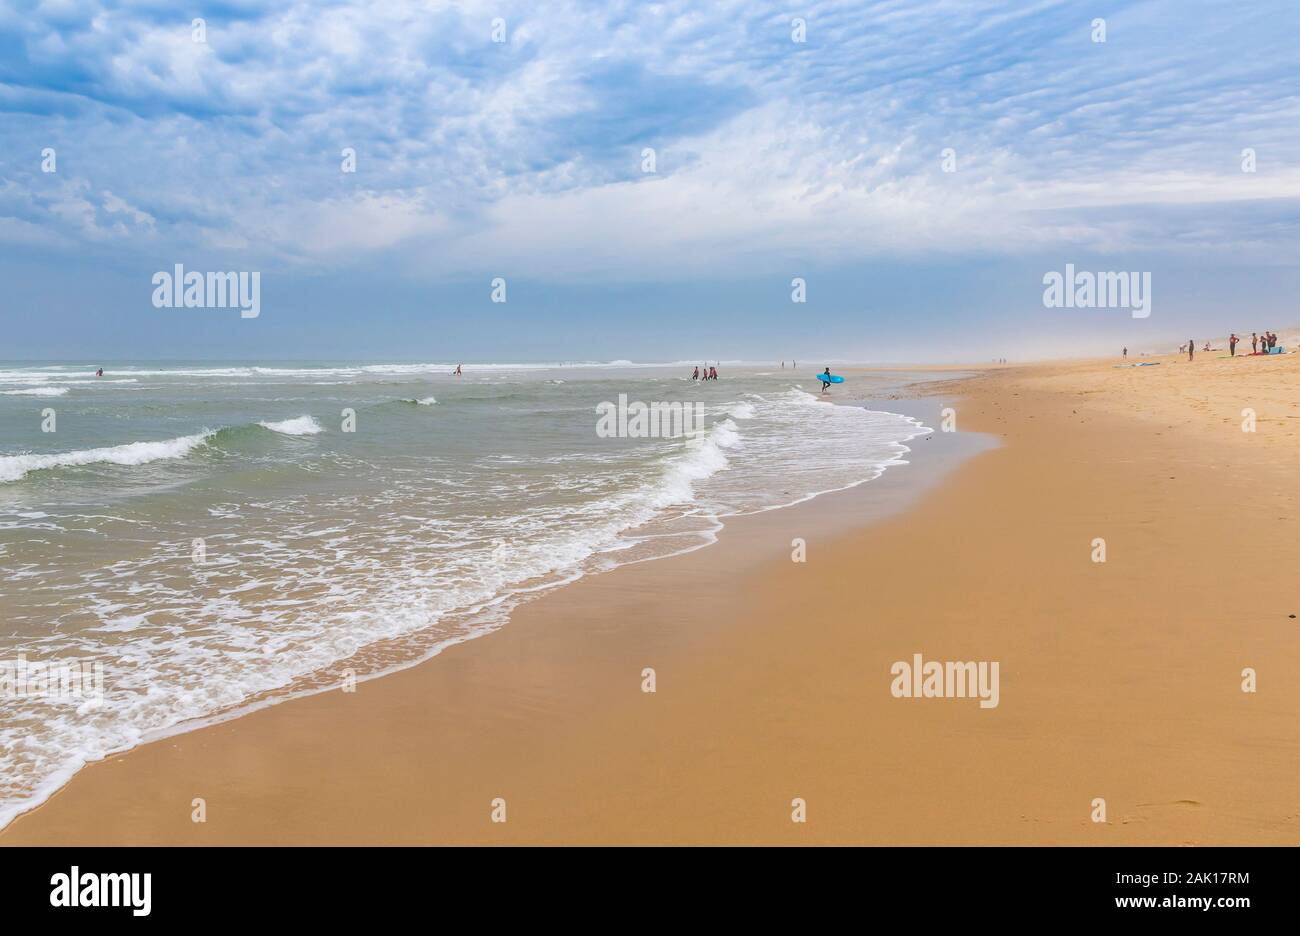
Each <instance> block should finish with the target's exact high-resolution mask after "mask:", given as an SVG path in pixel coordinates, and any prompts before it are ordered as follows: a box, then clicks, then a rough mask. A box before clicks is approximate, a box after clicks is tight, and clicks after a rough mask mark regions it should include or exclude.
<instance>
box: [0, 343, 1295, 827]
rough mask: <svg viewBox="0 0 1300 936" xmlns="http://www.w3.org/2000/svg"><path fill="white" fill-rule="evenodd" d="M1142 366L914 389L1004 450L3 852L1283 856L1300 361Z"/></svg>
mask: <svg viewBox="0 0 1300 936" xmlns="http://www.w3.org/2000/svg"><path fill="white" fill-rule="evenodd" d="M1143 360H1144V361H1150V362H1159V364H1160V366H1157V367H1117V366H1115V365H1116V364H1117V363H1118V361H1116V360H1104V361H1101V360H1098V361H1083V362H1069V363H1051V364H1041V365H1032V366H1016V367H999V368H991V369H987V370H984V371H982V372H981V373H979V374H978V375H977V376H974V377H968V378H963V379H960V380H957V381H949V382H946V383H943V384H941V385H933V386H932V387H931V389H929V390H927V391H925V393H926V395H925V396H923V397H922V398H921V399H920V400H919V401H917V402H916V403H915V404H914V405H916V406H918V407H922V408H924V407H927V406H932V407H933V410H934V412H933V415H932V416H930V417H928V419H932V420H933V421H932V422H929V423H928V424H929V425H931V426H934V427H936V428H938V427H939V426H940V413H939V409H940V404H941V403H943V404H945V405H951V406H952V408H953V409H954V411H955V420H956V430H957V434H958V435H961V434H963V433H980V434H982V435H984V436H987V437H989V439H990V440H992V441H996V443H997V444H996V445H995V446H990V445H981V446H980V448H981V449H982V450H981V451H979V452H978V453H977V454H973V455H971V456H970V457H969V458H966V459H965V460H962V461H961V462H960V463H959V464H956V463H955V464H954V465H953V466H952V467H951V468H947V467H945V468H943V469H942V470H939V469H936V468H933V467H927V465H929V464H930V462H931V460H930V459H928V458H927V452H926V449H925V448H924V447H925V446H928V445H941V444H944V443H943V440H941V439H933V440H920V439H918V440H916V441H914V442H913V443H912V448H913V450H914V456H915V457H914V464H913V465H908V466H901V467H898V468H893V469H890V470H889V471H888V472H887V473H886V475H885V476H884V478H882V479H880V480H879V481H875V482H868V483H867V484H865V485H862V486H860V487H858V488H854V489H852V490H849V491H843V492H839V493H835V494H830V495H825V496H823V497H820V498H817V499H816V500H814V501H811V502H808V503H805V504H802V505H798V506H796V507H792V508H788V509H785V510H778V511H771V512H767V513H763V514H759V515H756V516H752V517H746V518H741V519H739V520H737V521H735V522H732V523H729V524H728V526H727V528H726V530H725V531H724V533H723V534H722V537H721V540H720V542H719V543H718V544H717V545H716V546H713V547H710V548H708V549H704V550H701V551H698V552H694V553H690V554H688V555H685V556H679V557H674V558H670V559H664V560H660V561H655V562H649V563H641V564H636V565H629V566H625V567H622V568H620V569H617V570H615V571H613V572H610V573H608V574H604V575H600V576H594V577H589V578H586V579H583V580H582V581H580V582H578V583H576V584H574V585H571V586H568V587H564V588H560V589H558V590H556V591H553V592H551V593H548V594H546V595H545V596H543V597H541V598H539V599H538V600H536V601H533V602H531V603H529V604H526V605H524V606H523V607H521V608H519V609H518V610H517V611H516V612H515V613H514V616H513V619H512V620H511V621H510V622H509V624H508V625H507V626H505V627H504V628H502V629H501V630H499V631H497V632H495V633H492V634H490V635H488V636H485V637H482V638H480V639H476V640H472V641H469V642H467V643H464V644H460V645H457V646H454V647H451V648H450V649H448V650H446V651H445V652H443V653H442V654H440V655H439V656H437V657H434V658H433V659H431V660H429V661H427V662H425V663H422V664H420V665H418V666H415V667H412V668H410V669H406V670H403V671H401V672H398V673H395V674H392V675H390V676H386V677H383V678H380V679H376V680H373V681H370V682H364V683H362V684H360V685H359V686H358V687H357V690H356V691H355V692H351V693H348V692H342V691H330V692H327V693H324V694H320V695H315V696H310V697H306V698H301V699H296V700H293V701H290V702H286V703H284V704H281V705H277V706H273V707H270V708H266V709H263V710H260V711H257V712H254V713H251V714H249V715H247V716H244V717H241V718H238V719H235V720H232V721H229V722H225V723H222V724H217V725H213V726H210V727H206V728H202V729H199V730H196V731H192V732H189V733H186V734H183V735H178V736H174V737H171V738H167V739H164V740H161V741H158V742H155V743H151V744H147V745H144V746H142V747H139V748H137V749H135V750H133V751H130V752H128V753H126V754H123V755H120V756H114V757H111V758H109V759H107V760H105V761H102V762H99V763H96V764H92V765H90V766H89V767H87V768H86V769H84V770H83V771H81V772H80V773H79V774H77V775H76V776H75V777H74V778H73V780H72V781H71V782H70V783H69V784H68V785H67V786H66V787H65V788H64V789H62V790H61V791H60V792H58V793H57V794H55V795H54V796H53V797H52V798H51V799H50V800H49V801H48V802H46V803H45V804H44V805H42V806H40V807H39V808H37V809H36V810H34V811H32V812H30V813H28V814H25V815H23V816H21V817H19V818H18V819H17V820H15V821H14V822H13V823H12V824H11V825H10V826H8V827H7V828H6V829H4V830H3V831H0V843H2V844H6V845H20V844H23V845H28V844H54V843H58V844H106V843H114V844H154V843H177V844H194V845H200V844H204V845H207V844H233V843H252V844H272V843H277V844H294V843H315V844H350V843H410V844H416V843H427V844H441V843H476V844H505V843H512V844H521V843H592V844H595V843H618V844H625V843H626V844H632V843H651V844H661V843H662V844H667V843H674V844H689V843H700V844H704V843H744V844H759V843H772V844H813V843H845V844H848V843H869V844H973V843H985V844H993V843H1007V844H1018V845H1019V844H1024V845H1029V844H1088V845H1093V844H1097V845H1100V844H1172V845H1179V844H1229V843H1231V844H1295V843H1298V842H1300V798H1298V796H1297V791H1298V790H1300V784H1298V783H1297V780H1296V775H1295V774H1296V772H1295V764H1296V762H1297V756H1298V755H1300V735H1298V734H1297V732H1296V729H1295V724H1296V712H1297V711H1298V710H1300V685H1297V684H1296V682H1295V680H1294V679H1293V678H1292V676H1293V674H1294V673H1295V672H1296V671H1297V667H1300V640H1298V639H1297V636H1298V635H1300V619H1297V618H1296V615H1297V613H1300V594H1298V593H1297V589H1296V584H1295V581H1294V570H1295V569H1296V568H1298V567H1300V496H1298V495H1300V489H1298V488H1297V486H1296V484H1295V478H1296V472H1297V469H1298V468H1300V445H1297V441H1298V438H1297V437H1298V433H1300V402H1294V401H1300V355H1296V354H1286V355H1283V356H1280V357H1277V358H1267V359H1262V358H1244V359H1242V358H1239V359H1235V360H1233V359H1225V358H1219V357H1216V356H1214V354H1212V353H1211V354H1205V355H1201V354H1198V355H1197V360H1196V361H1195V362H1194V363H1190V364H1189V363H1186V362H1183V361H1180V360H1177V359H1176V358H1174V357H1172V356H1171V357H1151V358H1143ZM877 405H878V406H880V407H882V408H885V407H887V403H883V402H882V403H878V404H877ZM1246 409H1250V410H1253V411H1254V417H1255V420H1256V423H1255V431H1253V432H1247V431H1243V429H1242V424H1243V418H1247V417H1244V416H1243V410H1246ZM913 471H922V472H923V471H932V472H934V478H933V482H932V483H929V484H928V485H927V486H926V487H925V488H924V489H923V490H922V491H921V492H920V494H919V495H917V496H915V497H913V498H911V499H910V500H909V502H908V503H907V504H906V505H905V506H904V507H903V509H902V510H901V511H894V512H891V513H888V514H884V513H882V512H881V511H880V510H879V509H878V502H879V500H880V499H881V498H882V496H884V494H885V493H887V492H888V490H889V489H888V488H885V487H882V486H883V485H886V484H889V485H900V486H903V485H905V483H906V481H907V478H906V477H905V473H907V472H913ZM796 538H800V539H803V540H805V541H806V545H807V554H806V560H807V561H806V562H795V561H792V558H791V553H792V541H793V540H794V539H796ZM1097 539H1102V540H1104V541H1105V561H1104V562H1098V561H1094V558H1095V556H1096V555H1097V546H1096V544H1095V542H1094V541H1095V540H1097ZM914 654H922V655H923V656H924V658H925V659H927V660H939V661H945V660H947V661H996V662H998V664H999V667H1000V691H999V699H998V705H997V706H996V707H993V708H985V707H981V706H980V705H979V704H978V702H977V701H976V700H974V699H944V698H936V699H927V698H895V697H894V696H893V695H892V694H891V692H890V686H891V682H892V677H891V666H892V665H893V664H894V663H895V662H896V661H908V660H911V659H913V656H914ZM647 668H652V669H653V670H654V680H655V690H656V691H654V692H653V693H650V692H645V691H643V683H644V680H645V678H646V677H645V675H644V673H645V670H646V669H647ZM1247 668H1253V669H1254V670H1255V671H1256V674H1257V680H1258V691H1257V692H1253V693H1252V692H1243V689H1242V683H1243V670H1244V669H1247ZM196 798H201V799H202V800H203V801H204V804H205V808H206V821H205V822H202V823H196V822H194V821H192V818H191V816H192V813H193V811H194V808H195V807H194V801H195V800H196ZM796 798H798V799H802V800H803V802H804V804H805V806H806V818H807V821H806V822H794V821H792V810H793V809H794V806H793V805H792V803H793V801H794V800H795V799H796ZM1099 798H1100V799H1104V801H1105V806H1104V808H1105V821H1094V815H1095V814H1096V810H1097V807H1096V805H1095V801H1096V800H1097V799H1099ZM498 799H499V800H503V801H504V813H505V819H506V821H504V822H496V821H493V818H494V812H495V814H496V818H501V805H502V804H501V803H500V802H497V803H496V804H495V805H494V800H498Z"/></svg>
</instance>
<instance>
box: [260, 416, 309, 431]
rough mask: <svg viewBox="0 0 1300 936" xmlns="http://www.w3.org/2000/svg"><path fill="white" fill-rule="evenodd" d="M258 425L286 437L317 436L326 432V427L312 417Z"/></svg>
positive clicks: (300, 417)
mask: <svg viewBox="0 0 1300 936" xmlns="http://www.w3.org/2000/svg"><path fill="white" fill-rule="evenodd" d="M258 425H259V426H261V427H262V428H263V429H270V430H271V431H272V432H280V433H283V434H284V435H292V436H302V435H316V434H317V433H318V432H324V431H325V427H324V426H322V425H321V424H320V423H318V422H317V421H316V420H315V419H313V418H312V417H311V416H299V417H297V418H296V419H282V420H280V421H279V422H259V423H258Z"/></svg>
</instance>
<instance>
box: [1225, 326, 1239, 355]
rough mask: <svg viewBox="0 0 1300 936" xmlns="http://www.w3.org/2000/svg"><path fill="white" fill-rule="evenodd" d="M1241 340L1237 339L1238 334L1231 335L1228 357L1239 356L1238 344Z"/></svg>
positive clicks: (1229, 337)
mask: <svg viewBox="0 0 1300 936" xmlns="http://www.w3.org/2000/svg"><path fill="white" fill-rule="evenodd" d="M1239 340H1240V339H1239V338H1237V333H1236V332H1233V333H1232V334H1231V335H1229V336H1228V357H1236V356H1237V342H1238V341H1239Z"/></svg>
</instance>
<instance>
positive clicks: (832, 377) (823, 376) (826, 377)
mask: <svg viewBox="0 0 1300 936" xmlns="http://www.w3.org/2000/svg"><path fill="white" fill-rule="evenodd" d="M813 379H814V380H821V381H826V380H829V381H830V382H831V383H844V378H843V377H840V376H839V375H838V374H829V375H828V374H818V375H817V376H816V377H815V378H813Z"/></svg>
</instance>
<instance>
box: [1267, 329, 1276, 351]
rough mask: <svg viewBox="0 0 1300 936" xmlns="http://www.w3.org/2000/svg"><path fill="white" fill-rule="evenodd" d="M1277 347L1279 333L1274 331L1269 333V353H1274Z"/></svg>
mask: <svg viewBox="0 0 1300 936" xmlns="http://www.w3.org/2000/svg"><path fill="white" fill-rule="evenodd" d="M1276 347H1277V335H1275V334H1273V333H1272V332H1269V333H1268V353H1269V354H1272V353H1273V349H1274V348H1276Z"/></svg>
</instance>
